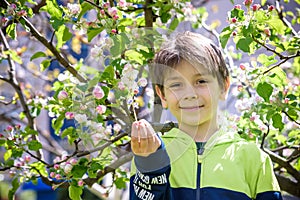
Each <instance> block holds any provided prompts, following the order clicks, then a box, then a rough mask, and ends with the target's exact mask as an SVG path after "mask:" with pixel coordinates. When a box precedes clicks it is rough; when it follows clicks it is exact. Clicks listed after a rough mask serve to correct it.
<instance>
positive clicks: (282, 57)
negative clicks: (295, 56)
mask: <svg viewBox="0 0 300 200" xmlns="http://www.w3.org/2000/svg"><path fill="white" fill-rule="evenodd" d="M252 39H253V41H255V42H256V43H258V44H259V45H261V46H263V47H264V48H266V49H267V50H268V51H270V52H272V53H274V54H276V55H277V56H278V57H279V58H280V60H282V59H286V58H287V56H284V55H282V54H280V53H279V52H277V51H276V50H275V49H272V48H271V47H268V46H267V45H266V44H264V43H262V42H261V41H259V40H258V39H256V38H255V37H254V36H253V35H252Z"/></svg>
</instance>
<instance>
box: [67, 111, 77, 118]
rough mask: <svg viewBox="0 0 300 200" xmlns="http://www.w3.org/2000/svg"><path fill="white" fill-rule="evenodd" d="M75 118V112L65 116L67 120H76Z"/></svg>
mask: <svg viewBox="0 0 300 200" xmlns="http://www.w3.org/2000/svg"><path fill="white" fill-rule="evenodd" d="M74 116H75V115H74V113H73V112H66V114H65V117H66V119H74Z"/></svg>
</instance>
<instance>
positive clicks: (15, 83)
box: [0, 29, 43, 159]
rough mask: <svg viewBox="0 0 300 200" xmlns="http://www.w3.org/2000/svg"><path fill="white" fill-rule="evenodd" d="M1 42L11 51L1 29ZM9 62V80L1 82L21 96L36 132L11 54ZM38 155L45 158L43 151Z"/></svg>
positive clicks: (29, 123)
mask: <svg viewBox="0 0 300 200" xmlns="http://www.w3.org/2000/svg"><path fill="white" fill-rule="evenodd" d="M0 40H1V42H2V44H3V46H4V50H6V51H7V50H9V49H10V48H9V45H8V42H7V40H6V38H5V36H4V34H3V32H2V30H1V29H0ZM7 61H8V64H9V70H8V74H9V79H1V80H4V81H6V82H8V83H9V84H10V85H11V86H12V87H13V88H14V89H15V91H16V93H17V94H18V96H19V99H20V103H21V105H22V108H23V109H24V113H25V116H26V118H27V120H28V126H29V127H30V128H31V129H33V130H35V129H36V127H35V124H34V118H33V117H32V116H31V114H30V111H29V107H28V105H27V104H26V101H25V96H24V95H23V92H22V90H21V87H20V84H19V83H18V81H17V79H16V72H15V63H14V62H13V61H12V59H11V57H10V55H9V54H8V55H7ZM32 139H33V140H37V141H38V137H36V136H35V135H32ZM37 155H38V157H39V158H40V159H41V158H42V157H43V152H42V150H39V151H37Z"/></svg>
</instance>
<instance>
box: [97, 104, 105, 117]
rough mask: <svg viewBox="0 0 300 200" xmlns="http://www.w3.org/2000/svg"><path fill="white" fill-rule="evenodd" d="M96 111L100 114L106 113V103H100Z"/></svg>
mask: <svg viewBox="0 0 300 200" xmlns="http://www.w3.org/2000/svg"><path fill="white" fill-rule="evenodd" d="M96 111H97V112H98V113H99V114H100V115H102V114H103V113H105V111H106V106H104V105H99V106H97V107H96Z"/></svg>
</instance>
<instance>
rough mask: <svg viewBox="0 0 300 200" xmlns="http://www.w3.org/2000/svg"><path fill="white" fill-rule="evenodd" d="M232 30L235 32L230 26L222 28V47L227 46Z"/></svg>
mask: <svg viewBox="0 0 300 200" xmlns="http://www.w3.org/2000/svg"><path fill="white" fill-rule="evenodd" d="M232 32H233V29H231V28H230V27H229V26H228V27H226V28H224V29H223V30H222V32H221V34H220V42H221V45H222V48H225V46H226V44H227V42H228V40H229V38H230V36H231V34H232Z"/></svg>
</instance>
